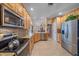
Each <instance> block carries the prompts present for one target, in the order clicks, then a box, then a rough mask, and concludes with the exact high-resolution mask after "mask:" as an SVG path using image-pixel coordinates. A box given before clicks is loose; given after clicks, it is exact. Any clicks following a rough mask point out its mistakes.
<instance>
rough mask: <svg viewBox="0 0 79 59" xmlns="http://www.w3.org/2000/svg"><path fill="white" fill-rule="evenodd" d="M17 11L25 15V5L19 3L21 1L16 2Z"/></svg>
mask: <svg viewBox="0 0 79 59" xmlns="http://www.w3.org/2000/svg"><path fill="white" fill-rule="evenodd" d="M16 12H17V13H18V14H19V15H20V16H24V15H23V13H24V12H23V7H22V5H21V4H19V3H16Z"/></svg>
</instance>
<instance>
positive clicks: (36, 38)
mask: <svg viewBox="0 0 79 59" xmlns="http://www.w3.org/2000/svg"><path fill="white" fill-rule="evenodd" d="M34 36H35V39H34V43H36V42H38V41H40V33H35V35H34Z"/></svg>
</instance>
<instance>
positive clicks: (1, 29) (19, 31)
mask: <svg viewBox="0 0 79 59" xmlns="http://www.w3.org/2000/svg"><path fill="white" fill-rule="evenodd" d="M0 32H1V33H5V32H13V33H17V34H18V35H19V36H20V37H23V36H25V35H26V30H24V29H19V28H8V27H0Z"/></svg>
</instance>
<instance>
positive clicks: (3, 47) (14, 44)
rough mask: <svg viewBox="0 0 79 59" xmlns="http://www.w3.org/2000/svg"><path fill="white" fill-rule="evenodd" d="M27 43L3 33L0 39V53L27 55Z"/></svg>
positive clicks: (10, 34)
mask: <svg viewBox="0 0 79 59" xmlns="http://www.w3.org/2000/svg"><path fill="white" fill-rule="evenodd" d="M28 46H29V42H28V41H27V40H22V39H20V38H17V36H16V35H13V34H12V33H4V34H3V36H2V38H0V52H15V53H16V55H18V56H20V55H21V56H27V55H29V51H28V50H29V48H28Z"/></svg>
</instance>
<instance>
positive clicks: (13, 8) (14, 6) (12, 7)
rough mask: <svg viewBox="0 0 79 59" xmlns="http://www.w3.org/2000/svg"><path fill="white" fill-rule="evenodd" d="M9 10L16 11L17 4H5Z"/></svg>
mask: <svg viewBox="0 0 79 59" xmlns="http://www.w3.org/2000/svg"><path fill="white" fill-rule="evenodd" d="M4 5H5V6H7V7H8V8H9V9H11V10H13V11H16V3H4Z"/></svg>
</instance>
